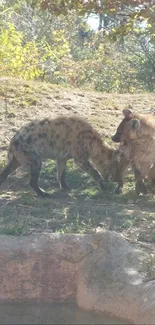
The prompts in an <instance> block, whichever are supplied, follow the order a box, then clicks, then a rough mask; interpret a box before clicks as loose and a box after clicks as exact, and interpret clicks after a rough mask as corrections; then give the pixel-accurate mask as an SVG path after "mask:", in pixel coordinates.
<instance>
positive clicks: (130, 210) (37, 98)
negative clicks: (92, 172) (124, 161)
mask: <svg viewBox="0 0 155 325" xmlns="http://www.w3.org/2000/svg"><path fill="white" fill-rule="evenodd" d="M154 102H155V95H153V94H147V93H146V94H134V95H130V94H123V95H120V94H106V93H105V94H104V93H95V92H90V91H89V92H88V91H81V90H78V89H66V88H61V87H60V86H59V87H58V86H55V85H51V84H46V83H38V82H26V81H22V80H16V79H6V78H3V79H2V78H1V85H0V108H1V109H0V148H1V149H0V169H2V168H3V167H4V165H5V163H6V156H7V151H6V149H7V146H8V144H9V140H10V139H11V137H12V136H13V134H14V133H15V132H16V130H18V129H19V128H20V127H21V126H22V125H24V124H25V123H26V122H28V121H31V120H32V119H34V118H44V117H46V116H50V117H54V116H56V115H60V114H66V115H70V114H76V115H79V116H82V117H85V118H86V119H88V120H89V121H90V122H91V123H92V124H93V125H94V126H95V127H96V128H97V129H98V130H99V132H100V133H101V134H102V136H103V137H104V138H105V139H106V140H107V141H108V142H111V140H110V139H111V136H112V135H113V133H114V132H115V129H116V126H117V125H118V123H119V121H120V119H121V118H122V109H124V108H128V107H130V108H133V110H135V111H139V112H146V113H147V112H148V111H151V112H152V114H153V109H154ZM112 145H114V144H112ZM67 180H68V184H69V186H70V187H71V191H70V192H68V193H66V194H65V193H61V192H60V191H59V187H58V183H57V180H56V168H55V162H53V161H46V162H45V163H44V165H43V168H42V173H41V178H40V184H41V186H42V187H43V188H45V189H46V190H51V191H52V192H53V197H52V198H51V199H46V200H45V199H40V198H39V199H38V197H37V196H36V194H35V193H34V192H33V191H32V190H31V188H30V187H29V184H28V182H29V177H28V173H27V171H25V170H21V169H19V170H18V171H17V172H16V173H13V174H12V175H11V176H10V177H9V178H8V180H7V181H6V182H5V184H3V185H2V186H1V189H0V194H1V196H0V233H7V234H12V235H16V234H17V235H25V234H30V233H36V232H43V231H50V232H51V231H59V232H64V233H67V232H80V233H84V232H95V231H101V230H102V229H110V230H114V231H117V232H120V233H122V234H123V235H124V236H125V237H126V238H127V239H128V240H130V241H131V242H134V243H138V244H140V245H142V246H143V247H145V248H149V249H154V243H155V188H154V189H153V188H151V192H150V194H149V195H147V196H146V197H140V198H137V197H136V196H135V192H134V178H133V175H132V173H131V171H129V172H128V173H127V175H126V184H125V187H124V192H123V194H122V195H120V196H117V195H116V194H114V193H113V191H114V189H115V186H116V184H110V185H109V188H108V189H107V190H106V191H105V192H104V193H101V192H99V190H98V188H97V186H96V184H95V183H94V182H93V181H92V179H90V178H89V177H88V176H87V175H86V174H84V173H83V172H81V171H80V170H79V169H77V167H76V166H75V165H73V163H72V162H71V161H70V162H68V178H67Z"/></svg>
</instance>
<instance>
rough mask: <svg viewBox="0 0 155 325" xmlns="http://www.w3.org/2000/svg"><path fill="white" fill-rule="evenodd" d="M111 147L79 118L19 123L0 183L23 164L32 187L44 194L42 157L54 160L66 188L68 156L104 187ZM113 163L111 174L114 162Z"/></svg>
mask: <svg viewBox="0 0 155 325" xmlns="http://www.w3.org/2000/svg"><path fill="white" fill-rule="evenodd" d="M113 151H114V150H113V149H112V148H110V147H109V146H108V145H107V144H106V143H104V142H103V141H102V139H101V137H100V135H99V133H98V132H97V131H96V130H94V128H93V127H92V126H91V125H90V124H89V123H88V122H86V121H84V120H82V119H80V118H77V117H63V116H62V117H58V118H55V119H44V120H41V121H38V120H37V121H33V122H30V123H29V124H27V125H25V126H24V127H22V128H21V129H20V130H19V131H18V132H17V133H16V134H15V135H14V137H13V138H12V140H11V142H10V146H9V151H8V164H7V166H6V168H5V169H4V170H3V171H2V173H1V174H0V184H2V182H3V181H4V180H5V179H6V178H7V176H8V175H9V174H11V173H12V172H13V171H14V170H15V169H16V168H18V167H19V166H20V165H26V166H27V167H28V168H29V171H30V185H31V187H32V188H33V189H34V191H35V192H36V193H37V194H39V195H41V196H43V197H44V196H46V195H48V193H47V192H45V191H44V190H43V189H41V188H40V187H39V186H38V178H39V174H40V170H41V165H42V161H43V160H46V159H54V160H56V163H57V178H58V181H59V185H60V188H61V189H66V188H67V185H66V182H65V169H66V162H67V160H68V159H74V161H75V163H76V164H77V165H78V166H79V167H80V168H81V169H83V170H84V171H85V172H87V173H88V174H89V175H91V176H92V178H93V179H94V180H95V181H96V182H97V183H98V185H99V187H100V188H101V189H103V187H104V183H103V179H102V177H101V175H103V176H105V177H107V178H108V176H109V175H110V174H111V161H112V156H113ZM114 167H115V168H114ZM114 167H113V174H114V169H117V163H116V164H115V166H114ZM118 183H119V181H118ZM118 187H119V184H118Z"/></svg>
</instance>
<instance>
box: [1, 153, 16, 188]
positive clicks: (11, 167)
mask: <svg viewBox="0 0 155 325" xmlns="http://www.w3.org/2000/svg"><path fill="white" fill-rule="evenodd" d="M19 166H20V163H19V162H18V160H17V159H16V158H15V157H13V158H12V160H11V161H9V162H8V164H7V166H6V167H5V168H4V170H3V171H2V172H1V174H0V185H1V184H2V183H3V182H4V181H5V179H6V178H7V177H8V176H9V175H10V174H11V173H12V172H13V171H14V170H16V169H17V168H18V167H19Z"/></svg>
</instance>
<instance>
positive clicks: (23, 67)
mask: <svg viewBox="0 0 155 325" xmlns="http://www.w3.org/2000/svg"><path fill="white" fill-rule="evenodd" d="M0 44H1V48H0V65H1V70H0V71H1V75H9V76H10V75H11V76H19V77H23V78H25V79H34V78H35V77H38V76H39V75H40V74H41V71H40V70H39V69H38V50H37V47H36V44H35V42H31V41H30V42H27V43H26V44H23V34H22V33H21V32H18V31H16V30H15V27H14V26H13V25H12V24H8V28H7V29H4V30H3V31H2V32H1V34H0Z"/></svg>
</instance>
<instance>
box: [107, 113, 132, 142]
mask: <svg viewBox="0 0 155 325" xmlns="http://www.w3.org/2000/svg"><path fill="white" fill-rule="evenodd" d="M123 115H124V118H123V120H122V121H121V123H120V124H119V126H118V128H117V131H116V133H115V134H114V136H113V137H112V140H113V141H114V142H120V141H121V135H122V133H123V132H124V130H125V128H126V125H127V123H128V122H129V121H130V120H131V119H132V118H133V117H134V114H133V113H132V112H131V111H130V110H129V109H124V110H123Z"/></svg>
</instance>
